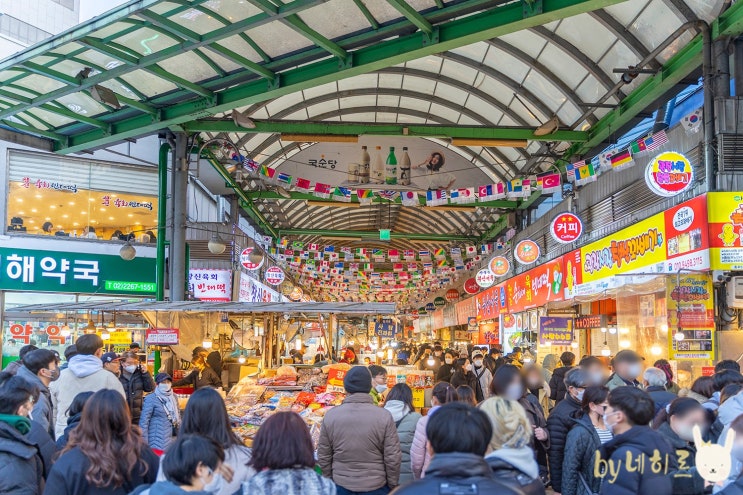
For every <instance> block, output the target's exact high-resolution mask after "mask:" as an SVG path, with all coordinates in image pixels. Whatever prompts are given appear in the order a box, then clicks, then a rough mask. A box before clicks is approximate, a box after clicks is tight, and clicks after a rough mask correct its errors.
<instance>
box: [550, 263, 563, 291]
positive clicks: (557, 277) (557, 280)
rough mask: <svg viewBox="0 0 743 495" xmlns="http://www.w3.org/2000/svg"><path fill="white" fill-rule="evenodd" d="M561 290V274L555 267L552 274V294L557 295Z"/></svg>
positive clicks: (558, 268) (557, 267)
mask: <svg viewBox="0 0 743 495" xmlns="http://www.w3.org/2000/svg"><path fill="white" fill-rule="evenodd" d="M561 289H562V272H561V271H560V267H559V266H556V267H555V269H554V271H553V272H552V293H553V294H559V293H560V290H561Z"/></svg>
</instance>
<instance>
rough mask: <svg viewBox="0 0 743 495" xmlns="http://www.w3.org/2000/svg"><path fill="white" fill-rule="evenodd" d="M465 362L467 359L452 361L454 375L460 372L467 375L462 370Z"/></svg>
mask: <svg viewBox="0 0 743 495" xmlns="http://www.w3.org/2000/svg"><path fill="white" fill-rule="evenodd" d="M466 362H467V358H458V359H457V360H456V361H454V373H458V372H460V371H461V372H462V373H467V370H465V369H464V365H465V363H466Z"/></svg>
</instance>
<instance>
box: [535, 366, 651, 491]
mask: <svg viewBox="0 0 743 495" xmlns="http://www.w3.org/2000/svg"><path fill="white" fill-rule="evenodd" d="M589 384H590V382H589V377H588V373H586V372H585V371H584V370H582V369H580V368H573V369H572V370H570V371H568V373H567V374H566V375H565V388H566V389H567V394H566V395H565V399H563V400H562V401H561V402H560V403H559V404H557V405H556V406H555V408H554V409H553V410H552V412H551V413H550V415H549V418H547V430H548V431H549V435H550V449H549V465H550V478H551V480H552V489H553V490H554V491H555V493H562V461H563V459H564V457H565V442H566V440H567V436H568V432H569V431H570V428H572V427H573V425H574V422H573V416H574V415H575V414H578V411H580V410H581V405H582V403H583V394H584V393H585V390H586V387H587V386H588V385H589ZM651 419H652V418H651Z"/></svg>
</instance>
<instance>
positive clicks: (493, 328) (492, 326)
mask: <svg viewBox="0 0 743 495" xmlns="http://www.w3.org/2000/svg"><path fill="white" fill-rule="evenodd" d="M477 344H478V345H498V344H500V332H499V325H498V322H497V321H491V322H488V323H480V325H478V334H477Z"/></svg>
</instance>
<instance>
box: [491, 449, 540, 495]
mask: <svg viewBox="0 0 743 495" xmlns="http://www.w3.org/2000/svg"><path fill="white" fill-rule="evenodd" d="M485 462H487V463H488V465H489V466H490V469H491V470H492V471H493V477H494V478H495V479H497V480H498V481H502V482H503V483H504V484H505V485H506V486H508V487H510V488H512V489H513V490H514V491H516V492H518V493H523V494H524V495H545V491H544V484H542V480H540V479H539V478H532V477H531V476H529V475H528V474H526V473H524V472H523V471H521V470H520V469H519V468H518V467H516V466H514V465H513V464H510V463H508V462H506V461H505V460H503V459H496V458H494V457H489V458H486V459H485Z"/></svg>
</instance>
